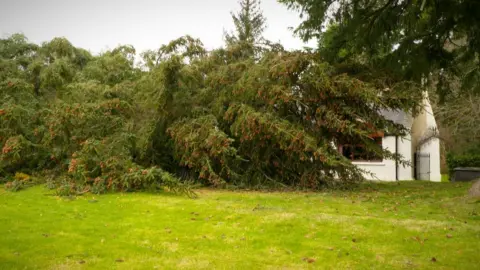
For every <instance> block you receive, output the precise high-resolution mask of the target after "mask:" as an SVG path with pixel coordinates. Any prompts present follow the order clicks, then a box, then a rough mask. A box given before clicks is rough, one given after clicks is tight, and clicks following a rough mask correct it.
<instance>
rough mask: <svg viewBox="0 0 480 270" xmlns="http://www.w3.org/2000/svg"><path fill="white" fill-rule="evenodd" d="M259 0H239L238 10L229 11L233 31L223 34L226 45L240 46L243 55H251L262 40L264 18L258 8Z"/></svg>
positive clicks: (264, 25)
mask: <svg viewBox="0 0 480 270" xmlns="http://www.w3.org/2000/svg"><path fill="white" fill-rule="evenodd" d="M260 3H261V2H260V0H240V1H239V5H240V11H238V12H237V13H233V12H232V13H231V15H232V19H233V23H234V25H235V31H234V32H233V33H227V34H226V35H225V41H226V43H227V46H229V47H234V46H240V47H241V48H242V50H241V51H242V52H243V56H253V55H254V54H255V52H256V51H257V49H258V43H259V42H261V41H263V36H262V35H263V31H264V30H265V28H266V19H265V17H264V16H263V13H262V10H261V8H260Z"/></svg>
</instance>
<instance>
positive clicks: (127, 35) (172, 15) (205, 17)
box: [0, 0, 305, 53]
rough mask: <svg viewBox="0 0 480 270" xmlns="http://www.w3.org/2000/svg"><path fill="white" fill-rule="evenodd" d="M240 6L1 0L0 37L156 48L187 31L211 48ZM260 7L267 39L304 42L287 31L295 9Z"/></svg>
mask: <svg viewBox="0 0 480 270" xmlns="http://www.w3.org/2000/svg"><path fill="white" fill-rule="evenodd" d="M238 8H239V5H238V3H237V0H173V1H171V0H133V1H127V0H75V1H74V0H0V35H1V36H2V37H6V36H7V35H9V34H12V33H17V32H21V33H24V34H25V35H26V36H27V37H28V38H29V40H31V41H33V42H36V43H39V42H43V41H47V40H50V39H52V38H53V37H66V38H67V39H68V40H70V42H72V43H73V44H74V45H75V46H77V47H82V48H85V49H87V50H90V51H91V52H93V53H98V52H101V51H102V50H105V49H108V48H110V49H112V48H114V47H116V46H117V45H119V44H131V45H133V46H134V47H135V48H136V49H137V51H143V50H146V49H156V48H158V47H160V45H162V44H164V43H167V42H169V41H170V40H172V39H175V38H178V37H180V36H182V35H186V34H189V35H192V36H193V37H197V38H200V39H201V40H202V42H203V43H204V44H205V46H206V47H207V48H208V49H212V48H216V47H220V46H221V45H222V44H223V41H222V36H223V32H224V30H232V29H233V23H232V19H231V16H230V11H235V10H238ZM262 9H263V13H264V15H265V17H266V18H267V24H268V28H267V30H266V32H265V37H266V38H268V39H270V40H272V41H280V42H281V43H282V44H283V45H284V46H285V47H286V48H288V49H296V48H302V47H303V46H305V44H304V43H303V42H302V41H301V40H300V39H299V38H297V37H293V33H292V31H291V30H289V29H288V27H295V26H297V25H298V24H299V22H300V19H299V14H298V13H296V12H295V11H291V10H288V9H287V8H286V7H285V6H283V5H281V4H279V3H277V2H276V0H263V1H262Z"/></svg>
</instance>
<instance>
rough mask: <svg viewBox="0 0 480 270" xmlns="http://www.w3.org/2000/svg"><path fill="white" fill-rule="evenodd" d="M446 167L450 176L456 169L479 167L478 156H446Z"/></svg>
mask: <svg viewBox="0 0 480 270" xmlns="http://www.w3.org/2000/svg"><path fill="white" fill-rule="evenodd" d="M447 166H448V172H449V174H450V176H451V175H452V173H453V170H454V169H455V168H458V167H480V155H479V154H463V155H454V154H449V155H447Z"/></svg>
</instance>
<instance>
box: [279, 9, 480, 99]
mask: <svg viewBox="0 0 480 270" xmlns="http://www.w3.org/2000/svg"><path fill="white" fill-rule="evenodd" d="M279 2H281V3H284V4H286V5H287V6H288V7H290V8H292V9H296V10H299V11H300V12H301V13H302V16H303V17H304V18H305V19H304V21H303V22H302V23H301V24H300V26H299V27H298V28H297V29H296V33H297V34H299V35H300V36H301V37H302V38H303V39H304V40H310V39H311V38H318V39H319V40H320V43H321V44H322V43H323V42H324V41H325V39H327V40H328V39H329V38H328V36H327V35H329V34H331V33H329V32H328V31H327V32H325V31H324V30H325V27H328V26H331V25H334V26H335V28H336V29H335V31H336V34H335V35H334V36H335V37H336V38H333V39H330V40H329V42H331V45H332V46H331V48H333V50H331V51H330V52H331V53H333V54H335V55H338V54H339V52H341V51H342V50H344V49H345V47H348V51H349V52H350V53H351V55H355V56H359V55H366V56H367V57H366V59H367V60H368V61H369V62H370V63H371V64H372V65H374V66H376V67H379V68H385V69H388V70H390V71H393V72H395V73H397V74H399V75H401V76H402V77H403V78H405V79H409V80H415V81H417V82H420V81H422V79H430V80H434V81H435V83H437V84H439V85H438V87H437V90H439V94H441V96H442V97H443V96H445V95H448V92H449V89H448V88H447V87H445V86H444V85H443V84H444V83H445V81H446V80H445V79H444V78H443V77H444V76H449V75H450V76H457V77H459V78H460V79H461V82H462V85H463V90H464V91H467V90H468V91H470V90H471V91H474V92H477V93H478V92H480V83H479V82H480V81H479V79H480V62H479V61H478V59H479V58H478V57H479V53H480V21H479V20H478V18H480V2H478V1H476V0H446V1H445V0H442V1H440V0H422V1H402V0H380V1H369V0H367V1H364V0H352V1H337V0H279ZM320 47H321V46H320ZM335 48H336V49H337V50H335ZM340 54H341V53H340ZM330 58H331V57H330ZM432 74H434V75H435V78H436V79H435V78H431V76H430V75H432Z"/></svg>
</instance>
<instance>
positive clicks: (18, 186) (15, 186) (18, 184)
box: [5, 180, 25, 192]
mask: <svg viewBox="0 0 480 270" xmlns="http://www.w3.org/2000/svg"><path fill="white" fill-rule="evenodd" d="M24 188H25V184H24V182H22V181H19V180H13V181H11V182H7V183H6V184H5V190H7V191H12V192H17V191H19V190H22V189H24Z"/></svg>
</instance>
